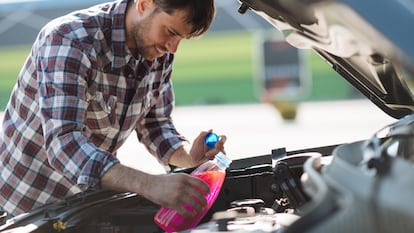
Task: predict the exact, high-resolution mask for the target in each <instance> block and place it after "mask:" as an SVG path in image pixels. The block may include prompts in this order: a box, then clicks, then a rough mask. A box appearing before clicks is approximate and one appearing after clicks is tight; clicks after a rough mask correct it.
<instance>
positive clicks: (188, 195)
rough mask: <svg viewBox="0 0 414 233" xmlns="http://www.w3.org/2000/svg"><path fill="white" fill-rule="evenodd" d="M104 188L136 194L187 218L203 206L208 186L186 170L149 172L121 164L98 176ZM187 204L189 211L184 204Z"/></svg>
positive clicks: (198, 211) (205, 202)
mask: <svg viewBox="0 0 414 233" xmlns="http://www.w3.org/2000/svg"><path fill="white" fill-rule="evenodd" d="M101 185H102V187H103V188H105V189H111V190H118V191H128V192H134V193H137V194H139V195H141V196H143V197H145V198H147V199H148V200H151V201H152V202H154V203H157V204H159V205H161V206H166V207H169V208H173V209H176V210H177V211H178V212H179V213H181V214H182V215H184V216H187V217H190V216H192V215H195V214H196V213H200V212H201V211H202V210H203V209H204V208H205V207H206V206H207V201H206V199H205V197H204V194H206V193H208V192H209V188H208V186H207V184H206V183H204V182H203V181H202V180H200V179H198V178H195V177H192V176H190V175H188V174H185V173H175V174H168V175H165V174H162V175H152V174H148V173H145V172H142V171H139V170H136V169H133V168H130V167H127V166H124V165H122V164H116V165H114V166H112V167H111V168H110V169H109V170H108V171H107V172H106V173H105V174H104V175H103V176H102V178H101ZM186 205H188V206H190V207H191V209H192V212H189V211H188V210H187V209H185V208H184V206H186Z"/></svg>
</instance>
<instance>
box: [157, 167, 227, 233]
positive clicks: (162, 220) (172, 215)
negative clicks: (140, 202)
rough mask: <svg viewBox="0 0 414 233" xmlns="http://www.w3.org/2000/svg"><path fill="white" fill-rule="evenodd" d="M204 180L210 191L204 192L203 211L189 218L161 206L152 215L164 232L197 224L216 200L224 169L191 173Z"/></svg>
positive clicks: (188, 227) (179, 229)
mask: <svg viewBox="0 0 414 233" xmlns="http://www.w3.org/2000/svg"><path fill="white" fill-rule="evenodd" d="M191 175H192V176H195V177H199V178H200V179H202V180H204V181H205V182H206V183H207V184H208V186H209V187H210V193H208V194H206V196H205V197H206V200H207V207H206V208H205V209H204V211H203V212H201V213H199V214H198V215H196V216H193V217H191V218H186V217H184V216H182V215H181V214H179V213H178V212H177V211H176V210H174V209H170V208H166V207H162V208H161V209H160V210H159V211H158V212H157V214H156V215H155V217H154V221H155V223H156V224H158V226H160V227H161V228H162V229H163V230H164V231H166V232H177V231H183V230H186V229H191V228H194V227H195V226H197V224H198V223H199V222H200V221H201V219H202V218H203V217H204V216H205V215H206V214H207V212H208V210H209V209H210V207H211V206H212V205H213V203H214V201H215V200H216V198H217V196H218V194H219V192H220V189H221V186H222V185H223V182H224V178H225V176H226V173H225V171H221V170H217V171H208V170H207V171H204V172H201V173H196V174H191Z"/></svg>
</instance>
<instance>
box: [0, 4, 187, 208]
mask: <svg viewBox="0 0 414 233" xmlns="http://www.w3.org/2000/svg"><path fill="white" fill-rule="evenodd" d="M126 7H127V0H123V1H116V2H111V3H104V4H100V5H97V6H94V7H91V8H90V9H87V10H80V11H76V12H73V13H71V14H68V15H67V16H63V17H60V18H57V19H55V20H53V21H51V22H50V23H48V24H47V25H46V26H45V27H44V28H43V29H42V30H41V31H40V33H39V35H38V37H37V39H36V41H35V42H34V44H33V47H32V50H31V53H30V54H29V56H28V58H27V60H26V62H25V65H24V66H23V68H22V70H21V72H20V74H19V78H18V82H17V84H16V85H15V87H14V89H13V91H12V94H11V97H10V101H9V103H8V105H7V109H6V112H5V116H4V120H3V129H2V132H1V134H0V140H1V142H0V159H1V161H0V206H2V207H3V208H4V209H5V210H7V211H8V212H10V213H11V214H13V215H17V214H20V213H22V212H25V211H28V210H31V209H34V208H36V207H39V206H40V205H43V204H45V203H50V202H55V201H57V200H60V199H62V198H64V197H67V196H70V195H73V194H75V193H78V192H81V191H82V190H86V189H99V188H100V178H101V177H102V175H103V174H104V173H105V172H106V171H107V170H108V169H109V168H110V167H111V166H113V165H114V164H117V163H119V160H117V159H116V157H115V154H116V151H117V149H118V148H119V147H120V146H121V145H122V144H123V142H125V140H126V139H127V137H128V136H129V135H130V133H131V132H132V131H134V130H135V131H136V133H137V135H138V138H139V140H140V141H141V142H142V143H143V144H144V145H145V146H146V147H147V148H148V150H149V151H150V152H151V153H152V154H153V155H154V156H156V157H157V158H158V159H159V161H160V162H164V163H165V162H166V161H167V160H168V157H169V156H170V155H171V154H172V153H173V152H174V151H175V150H176V149H177V148H178V147H179V146H181V145H182V143H183V141H185V138H183V137H182V136H180V135H179V134H178V133H177V131H176V130H175V127H174V125H173V124H172V121H171V118H170V115H171V111H172V109H173V106H174V96H173V90H172V83H171V80H170V76H171V72H172V62H173V54H165V55H164V56H163V57H161V58H157V59H156V60H154V61H152V62H150V61H146V60H145V59H143V58H141V57H140V58H137V59H136V58H134V57H133V56H132V54H131V52H130V51H129V50H128V49H127V47H126V44H125V25H124V20H125V18H124V17H125V11H126ZM137 159H138V157H137Z"/></svg>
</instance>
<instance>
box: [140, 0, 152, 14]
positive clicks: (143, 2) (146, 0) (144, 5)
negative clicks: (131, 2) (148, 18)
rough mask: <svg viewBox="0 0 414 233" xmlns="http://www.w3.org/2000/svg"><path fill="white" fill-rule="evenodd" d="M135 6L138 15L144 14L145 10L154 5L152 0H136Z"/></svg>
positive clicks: (149, 9) (148, 10)
mask: <svg viewBox="0 0 414 233" xmlns="http://www.w3.org/2000/svg"><path fill="white" fill-rule="evenodd" d="M135 4H136V5H135V7H136V9H137V11H138V13H139V14H140V15H144V14H145V13H146V12H150V11H151V9H152V8H153V7H154V1H153V0H137V1H136V3H135Z"/></svg>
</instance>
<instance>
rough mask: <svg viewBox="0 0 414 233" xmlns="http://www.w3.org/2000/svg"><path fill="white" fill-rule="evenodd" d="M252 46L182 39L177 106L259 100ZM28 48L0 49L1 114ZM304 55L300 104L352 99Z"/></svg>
mask: <svg viewBox="0 0 414 233" xmlns="http://www.w3.org/2000/svg"><path fill="white" fill-rule="evenodd" d="M253 43H254V41H253V37H252V35H251V34H250V33H247V32H239V33H237V32H232V33H214V34H213V33H207V34H206V35H204V36H203V37H201V38H198V39H192V40H184V41H182V42H181V44H180V48H179V51H178V53H177V54H176V61H175V64H174V72H173V83H174V88H175V93H176V101H177V105H197V104H217V103H220V104H234V103H258V102H260V99H259V97H258V93H257V92H258V89H257V86H256V84H257V80H256V79H255V78H257V77H254V73H253V71H254V69H255V61H254V60H253V56H252V54H253V48H254V47H257V46H255V45H254V44H253ZM29 50H30V47H29V46H16V47H0V77H1V80H2V81H1V85H0V110H2V109H4V108H5V105H6V103H7V101H8V98H9V95H10V91H11V89H12V87H13V85H14V83H15V82H16V78H17V75H18V73H19V71H20V68H21V66H22V65H23V63H24V60H25V58H26V57H27V54H28V53H29ZM307 54H308V62H309V67H310V73H311V77H312V89H311V91H310V95H309V96H308V97H307V98H305V99H303V100H304V101H307V100H326V99H330V100H332V99H343V98H349V96H350V95H352V88H351V87H350V86H349V85H348V84H347V82H346V81H345V80H344V79H342V78H340V77H339V75H337V74H336V73H334V72H333V71H332V70H331V68H330V67H329V66H328V64H327V63H326V62H324V61H323V60H322V59H320V58H319V57H318V56H317V55H315V54H314V53H312V52H309V53H307ZM256 68H257V67H256Z"/></svg>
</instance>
